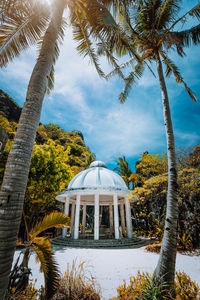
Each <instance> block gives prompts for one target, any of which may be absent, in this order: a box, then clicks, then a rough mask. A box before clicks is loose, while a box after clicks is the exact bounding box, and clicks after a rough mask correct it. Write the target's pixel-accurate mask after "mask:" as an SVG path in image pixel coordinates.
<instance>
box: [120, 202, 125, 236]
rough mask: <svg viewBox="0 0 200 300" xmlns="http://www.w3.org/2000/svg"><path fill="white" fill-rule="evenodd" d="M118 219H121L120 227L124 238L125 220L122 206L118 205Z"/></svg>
mask: <svg viewBox="0 0 200 300" xmlns="http://www.w3.org/2000/svg"><path fill="white" fill-rule="evenodd" d="M120 218H121V226H122V233H123V235H124V236H125V218H124V204H123V203H121V204H120Z"/></svg>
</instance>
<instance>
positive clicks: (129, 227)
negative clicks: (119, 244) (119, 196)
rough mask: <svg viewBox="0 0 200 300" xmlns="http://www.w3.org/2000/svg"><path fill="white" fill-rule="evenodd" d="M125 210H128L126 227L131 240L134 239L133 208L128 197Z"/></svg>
mask: <svg viewBox="0 0 200 300" xmlns="http://www.w3.org/2000/svg"><path fill="white" fill-rule="evenodd" d="M125 208H126V227H127V233H128V238H129V239H131V238H132V237H133V227H132V221H131V207H130V202H129V201H128V197H125Z"/></svg>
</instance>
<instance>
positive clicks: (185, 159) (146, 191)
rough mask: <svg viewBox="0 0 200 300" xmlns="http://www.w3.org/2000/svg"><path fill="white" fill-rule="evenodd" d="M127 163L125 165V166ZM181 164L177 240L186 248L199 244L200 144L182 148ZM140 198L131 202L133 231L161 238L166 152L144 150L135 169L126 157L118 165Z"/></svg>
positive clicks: (179, 170) (164, 196)
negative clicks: (187, 148)
mask: <svg viewBox="0 0 200 300" xmlns="http://www.w3.org/2000/svg"><path fill="white" fill-rule="evenodd" d="M125 166H126V167H125ZM177 166H178V185H179V190H178V207H179V216H178V241H179V244H180V245H181V246H182V247H183V248H190V247H194V248H196V247H199V245H200V203H199V198H200V145H197V146H196V147H194V148H193V149H190V150H186V149H182V150H179V151H178V154H177ZM116 170H118V172H119V173H120V175H121V176H122V177H123V178H124V179H125V182H126V183H127V186H129V188H130V189H131V190H132V191H131V195H134V196H137V197H138V200H137V201H135V202H134V203H133V204H132V217H133V225H134V231H135V233H136V234H138V235H144V236H152V237H153V236H154V237H156V238H158V239H159V240H162V236H163V230H164V220H165V214H166V196H167V185H168V174H167V156H166V154H165V153H164V154H162V155H160V154H149V153H148V152H144V153H143V154H141V158H140V160H139V161H137V162H136V172H132V171H131V169H130V167H129V164H128V162H127V160H126V158H125V157H121V158H119V159H118V167H117V168H116Z"/></svg>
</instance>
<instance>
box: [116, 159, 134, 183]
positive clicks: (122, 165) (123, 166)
mask: <svg viewBox="0 0 200 300" xmlns="http://www.w3.org/2000/svg"><path fill="white" fill-rule="evenodd" d="M114 171H117V172H118V173H119V174H120V176H121V177H122V178H123V179H124V181H125V183H126V185H127V187H128V188H129V187H130V186H129V185H130V181H131V180H130V176H131V174H132V171H131V169H130V168H129V165H128V162H127V160H126V157H125V156H123V157H119V158H118V162H117V167H116V168H115V169H114Z"/></svg>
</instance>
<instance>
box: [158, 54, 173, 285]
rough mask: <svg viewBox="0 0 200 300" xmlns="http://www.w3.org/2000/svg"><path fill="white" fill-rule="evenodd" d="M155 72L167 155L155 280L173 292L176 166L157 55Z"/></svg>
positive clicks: (168, 112)
mask: <svg viewBox="0 0 200 300" xmlns="http://www.w3.org/2000/svg"><path fill="white" fill-rule="evenodd" d="M156 62H157V71H158V76H159V82H160V88H161V93H162V103H163V113H164V122H165V130H166V137H167V154H168V191H167V210H166V219H165V230H164V236H163V240H162V247H161V251H160V257H159V261H158V264H157V267H156V270H155V275H156V277H157V278H160V279H161V280H163V281H164V282H165V283H166V284H167V286H168V287H169V288H170V289H172V290H173V286H174V277H175V264H176V250H177V220H178V200H177V190H178V183H177V166H176V153H175V142H174V133H173V127H172V120H171V113H170V107H169V101H168V94H167V88H166V84H165V79H164V75H163V69H162V63H161V60H160V57H159V54H157V57H156Z"/></svg>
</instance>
